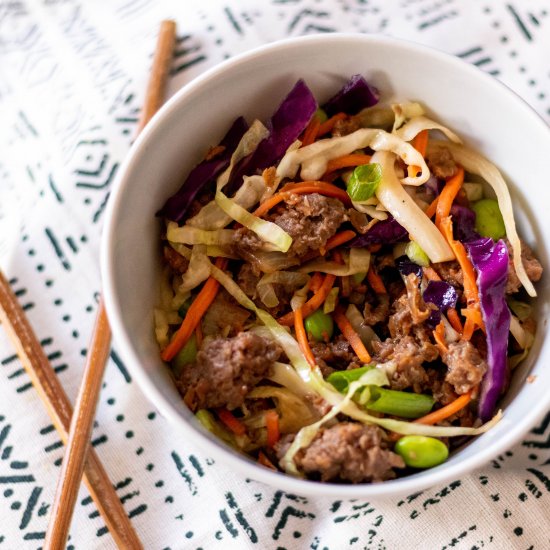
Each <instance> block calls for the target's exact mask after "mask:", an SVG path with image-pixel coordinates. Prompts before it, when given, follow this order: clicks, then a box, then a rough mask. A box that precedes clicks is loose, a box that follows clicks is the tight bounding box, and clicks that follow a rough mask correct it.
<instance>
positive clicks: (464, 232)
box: [451, 204, 481, 243]
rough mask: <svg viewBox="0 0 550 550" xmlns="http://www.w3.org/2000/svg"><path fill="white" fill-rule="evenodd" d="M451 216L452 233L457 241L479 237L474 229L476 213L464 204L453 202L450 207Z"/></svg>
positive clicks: (466, 240)
mask: <svg viewBox="0 0 550 550" xmlns="http://www.w3.org/2000/svg"><path fill="white" fill-rule="evenodd" d="M451 216H452V217H453V233H454V238H455V239H456V240H457V241H460V242H462V243H466V242H469V241H475V240H477V239H480V238H481V235H480V234H479V233H478V232H477V231H476V230H475V226H476V213H475V212H474V211H473V210H470V208H467V207H466V206H460V205H458V204H453V206H452V207H451Z"/></svg>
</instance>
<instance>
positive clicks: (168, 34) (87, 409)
mask: <svg viewBox="0 0 550 550" xmlns="http://www.w3.org/2000/svg"><path fill="white" fill-rule="evenodd" d="M175 38H176V24H175V22H174V21H163V22H162V24H161V27H160V32H159V37H158V41H157V47H156V53H155V56H154V59H153V67H152V70H151V74H150V78H149V85H148V87H147V92H146V98H145V105H144V107H143V112H142V116H141V120H140V123H139V126H138V131H141V129H142V128H143V127H144V126H145V125H146V124H147V122H148V121H149V119H150V118H151V117H152V116H153V114H154V113H155V112H156V111H157V110H158V108H159V107H160V105H161V103H162V98H163V96H164V89H165V85H166V77H167V75H168V69H169V65H170V62H171V59H172V55H173V50H174V42H175ZM110 345H111V330H110V328H109V323H108V320H107V315H106V312H105V308H104V305H103V300H101V301H100V304H99V309H98V313H97V317H96V323H95V326H94V330H93V334H92V340H91V343H90V348H89V352H88V356H87V358H86V365H85V367H84V374H83V377H82V382H81V385H80V390H79V393H78V397H77V401H76V404H75V410H74V414H73V416H72V420H71V426H70V430H69V439H68V442H67V444H66V450H65V455H64V457H63V463H62V466H61V474H60V478H59V482H58V485H57V491H56V495H55V500H54V503H53V506H52V511H51V515H50V522H49V525H48V530H47V532H46V541H45V544H44V548H45V549H48V550H54V549H55V550H58V549H59V550H62V549H63V548H64V547H65V544H66V542H67V536H68V533H69V527H70V525H71V519H72V515H73V511H74V505H75V502H76V497H77V494H78V489H79V486H80V480H81V478H82V473H83V469H84V462H85V458H86V454H87V451H88V447H89V444H90V436H91V432H92V426H93V421H94V417H95V411H96V406H97V401H98V398H99V392H100V390H101V380H102V378H103V373H104V371H105V365H106V363H107V358H108V356H109V349H110ZM132 548H142V546H141V544H139V546H134V547H132Z"/></svg>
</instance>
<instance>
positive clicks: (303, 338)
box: [294, 306, 317, 367]
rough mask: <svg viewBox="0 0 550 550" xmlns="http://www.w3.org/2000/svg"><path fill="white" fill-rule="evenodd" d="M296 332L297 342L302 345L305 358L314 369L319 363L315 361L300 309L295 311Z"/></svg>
mask: <svg viewBox="0 0 550 550" xmlns="http://www.w3.org/2000/svg"><path fill="white" fill-rule="evenodd" d="M302 307H303V306H302ZM294 330H295V332H296V340H298V344H299V345H300V349H301V350H302V353H303V354H304V357H305V358H306V360H307V362H308V363H309V364H310V366H312V367H314V366H315V365H316V364H317V361H315V356H314V355H313V352H312V351H311V347H310V345H309V341H308V339H307V334H306V329H305V327H304V316H303V314H302V308H298V309H297V310H295V311H294Z"/></svg>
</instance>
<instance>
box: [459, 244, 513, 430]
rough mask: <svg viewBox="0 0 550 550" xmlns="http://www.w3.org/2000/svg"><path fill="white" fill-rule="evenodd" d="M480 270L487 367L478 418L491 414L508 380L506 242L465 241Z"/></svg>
mask: <svg viewBox="0 0 550 550" xmlns="http://www.w3.org/2000/svg"><path fill="white" fill-rule="evenodd" d="M465 245H466V248H467V250H468V254H469V256H470V259H471V260H472V264H473V266H474V268H475V270H476V273H477V286H478V289H479V299H480V305H481V314H482V316H483V322H484V323H485V330H486V335H487V363H488V369H487V372H486V374H485V376H484V377H483V380H482V382H481V394H480V397H479V409H478V413H479V417H480V418H481V420H483V421H484V422H486V421H488V420H490V418H491V417H492V415H493V413H494V410H495V407H496V402H497V400H498V398H499V396H500V394H501V392H502V389H503V388H504V384H505V382H506V369H507V356H508V353H507V352H508V334H509V331H510V318H511V316H510V310H509V309H508V305H507V304H506V299H505V290H506V281H507V279H508V259H509V256H508V250H507V248H506V245H505V244H504V241H502V240H500V241H498V242H496V243H495V242H494V241H493V240H492V239H490V238H482V239H478V240H476V241H471V242H469V243H465Z"/></svg>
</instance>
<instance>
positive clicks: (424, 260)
mask: <svg viewBox="0 0 550 550" xmlns="http://www.w3.org/2000/svg"><path fill="white" fill-rule="evenodd" d="M405 254H406V255H407V256H408V257H409V260H410V261H411V262H414V263H415V264H417V265H420V266H422V267H428V266H429V265H430V258H428V255H427V254H426V253H425V252H424V251H423V250H422V248H420V245H419V244H418V243H417V242H416V241H410V242H409V243H407V246H406V247H405Z"/></svg>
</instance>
